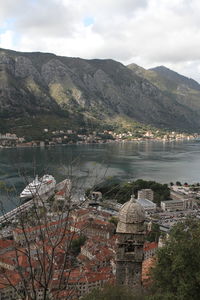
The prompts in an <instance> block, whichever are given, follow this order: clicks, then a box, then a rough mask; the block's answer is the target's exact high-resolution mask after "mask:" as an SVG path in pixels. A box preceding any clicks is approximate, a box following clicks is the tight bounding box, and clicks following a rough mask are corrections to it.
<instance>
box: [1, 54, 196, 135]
mask: <svg viewBox="0 0 200 300" xmlns="http://www.w3.org/2000/svg"><path fill="white" fill-rule="evenodd" d="M146 72H153V74H156V75H153V76H154V77H155V78H163V75H162V76H161V75H159V74H158V73H157V72H156V71H155V70H154V71H146V70H144V71H142V74H140V72H138V71H137V70H136V69H134V68H133V67H130V66H129V67H126V66H124V65H122V64H121V63H119V62H116V61H114V60H99V59H94V60H84V59H80V58H69V57H61V56H56V55H54V54H48V53H20V52H15V51H11V50H5V49H0V116H1V119H2V118H11V119H16V118H24V117H36V116H43V115H53V116H54V118H55V116H57V117H58V118H63V119H66V118H69V116H70V117H71V116H73V115H74V116H75V118H77V116H80V118H82V119H83V120H85V122H86V123H87V120H88V119H94V120H96V121H97V122H99V121H100V123H103V122H104V120H110V121H111V120H112V119H113V118H115V117H117V116H121V117H125V118H130V119H133V120H136V121H139V122H142V123H145V124H152V125H154V126H156V127H161V128H173V129H182V130H187V129H189V130H198V129H199V128H200V118H199V115H200V113H199V112H196V111H195V109H193V107H192V105H191V106H190V105H188V103H187V101H185V100H180V99H179V97H177V95H178V93H177V94H176V93H175V92H173V91H171V90H170V92H168V90H167V89H165V82H166V81H167V80H168V79H166V80H164V83H162V84H163V86H164V88H163V87H161V86H160V83H159V84H156V82H155V81H154V80H151V78H149V76H148V75H147V76H146V75H144V74H143V73H145V74H146ZM157 80H158V82H160V81H159V79H157ZM162 80H163V79H162ZM162 80H161V81H162ZM179 86H180V85H179ZM190 89H192V88H190ZM175 90H176V89H175ZM192 91H193V89H192ZM195 91H196V90H195ZM178 96H180V93H179V95H178ZM197 98H198V96H197ZM197 102H198V101H197Z"/></svg>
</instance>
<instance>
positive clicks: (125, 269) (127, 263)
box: [116, 196, 145, 288]
mask: <svg viewBox="0 0 200 300" xmlns="http://www.w3.org/2000/svg"><path fill="white" fill-rule="evenodd" d="M144 220H145V212H144V209H143V208H142V206H141V205H140V204H139V203H136V200H135V199H134V197H133V196H132V197H131V200H130V201H128V202H126V203H125V204H124V205H123V206H122V207H121V209H120V211H119V222H118V225H117V230H116V232H117V234H118V239H117V249H116V283H117V284H119V285H125V286H129V287H130V288H140V287H141V277H142V262H143V245H144V235H145V227H144Z"/></svg>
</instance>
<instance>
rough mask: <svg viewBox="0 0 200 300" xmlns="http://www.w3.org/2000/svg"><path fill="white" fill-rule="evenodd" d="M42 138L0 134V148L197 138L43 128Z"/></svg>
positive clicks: (177, 134) (147, 132) (163, 134)
mask: <svg viewBox="0 0 200 300" xmlns="http://www.w3.org/2000/svg"><path fill="white" fill-rule="evenodd" d="M41 135H42V137H41V138H40V139H38V140H30V137H18V136H17V135H16V134H15V133H5V134H1V133H0V148H9V147H37V146H40V147H44V146H55V145H66V144H102V143H113V142H127V141H137V142H139V141H144V140H146V141H150V140H153V141H155V140H156V141H164V142H165V141H178V140H191V139H195V138H198V135H197V134H187V133H177V132H174V131H172V132H165V133H162V134H161V133H160V131H159V130H157V131H156V132H154V131H151V130H147V131H144V130H141V131H139V132H137V133H134V132H132V131H126V132H122V133H116V132H114V131H111V130H104V131H102V132H97V131H92V132H88V133H87V132H86V133H84V134H83V133H80V132H78V131H76V130H72V129H68V130H55V131H51V132H49V129H48V128H45V129H44V130H43V132H41Z"/></svg>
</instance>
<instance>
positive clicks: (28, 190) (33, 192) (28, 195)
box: [20, 175, 56, 200]
mask: <svg viewBox="0 0 200 300" xmlns="http://www.w3.org/2000/svg"><path fill="white" fill-rule="evenodd" d="M55 186H56V180H55V178H54V177H53V176H52V175H44V176H42V177H41V178H38V175H37V176H36V178H35V179H34V180H33V181H32V182H31V183H29V184H28V185H27V186H26V187H25V189H24V190H23V191H22V192H21V194H20V198H21V199H22V200H29V199H32V198H33V197H39V196H41V195H43V194H45V193H47V192H49V191H50V190H52V189H54V188H55Z"/></svg>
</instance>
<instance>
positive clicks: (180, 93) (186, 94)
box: [128, 64, 200, 116]
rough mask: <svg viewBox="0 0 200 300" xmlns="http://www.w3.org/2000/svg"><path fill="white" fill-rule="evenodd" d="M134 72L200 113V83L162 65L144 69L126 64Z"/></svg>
mask: <svg viewBox="0 0 200 300" xmlns="http://www.w3.org/2000/svg"><path fill="white" fill-rule="evenodd" d="M128 68H130V69H131V70H132V71H134V73H135V74H137V75H139V76H141V77H142V78H145V79H147V80H148V81H150V82H151V83H152V84H153V85H155V86H156V87H157V88H159V89H160V90H161V91H162V92H164V93H165V94H166V95H168V97H170V98H174V99H175V100H176V101H177V102H178V103H179V104H181V105H184V106H186V107H188V108H189V109H190V110H192V111H193V112H196V114H197V115H198V116H199V115H200V84H199V83H198V82H196V81H195V80H193V79H191V78H187V77H185V76H183V75H180V74H178V73H177V72H174V71H172V70H170V69H168V68H166V67H164V66H159V67H156V68H152V69H149V70H145V69H144V68H141V67H139V66H137V65H135V64H131V65H129V66H128Z"/></svg>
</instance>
